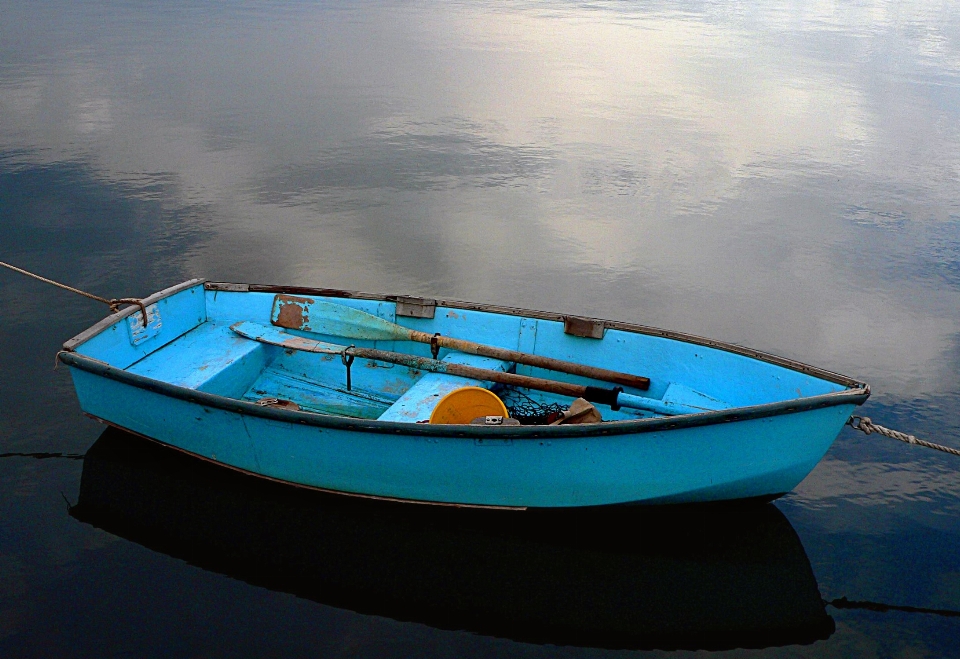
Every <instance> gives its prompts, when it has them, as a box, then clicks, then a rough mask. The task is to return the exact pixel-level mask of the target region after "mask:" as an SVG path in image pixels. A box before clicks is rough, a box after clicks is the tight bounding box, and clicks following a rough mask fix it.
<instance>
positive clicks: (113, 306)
mask: <svg viewBox="0 0 960 659" xmlns="http://www.w3.org/2000/svg"><path fill="white" fill-rule="evenodd" d="M0 265H2V266H3V267H4V268H9V269H11V270H13V271H14V272H19V273H20V274H21V275H26V276H28V277H33V278H34V279H39V280H40V281H42V282H44V283H46V284H53V285H54V286H57V287H59V288H62V289H63V290H65V291H70V292H71V293H76V294H77V295H82V296H84V297H88V298H90V299H91V300H96V301H97V302H103V303H104V304H106V305H107V306H109V307H110V313H117V312H118V311H119V310H120V305H122V304H135V305H137V306H138V307H140V311H142V312H143V325H144V327H146V325H147V308H146V306H144V304H143V300H140V299H138V298H135V297H122V298H119V299H112V300H108V299H107V298H105V297H100V296H99V295H94V294H93V293H87V292H86V291H81V290H80V289H79V288H74V287H73V286H67V285H66V284H61V283H60V282H58V281H53V280H52V279H47V278H46V277H41V276H40V275H37V274H34V273H32V272H29V271H27V270H24V269H23V268H18V267H17V266H15V265H10V264H9V263H4V262H3V261H0Z"/></svg>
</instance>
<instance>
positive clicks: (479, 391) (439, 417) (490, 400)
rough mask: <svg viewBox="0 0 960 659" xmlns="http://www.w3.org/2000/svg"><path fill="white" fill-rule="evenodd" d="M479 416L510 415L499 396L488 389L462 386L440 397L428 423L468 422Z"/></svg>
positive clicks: (505, 416)
mask: <svg viewBox="0 0 960 659" xmlns="http://www.w3.org/2000/svg"><path fill="white" fill-rule="evenodd" d="M481 416H502V417H504V418H507V417H508V416H510V414H509V412H507V406H506V405H504V404H503V401H502V400H500V397H499V396H497V395H496V394H495V393H493V392H492V391H490V390H489V389H483V388H481V387H463V388H461V389H454V390H453V391H451V392H450V393H449V394H447V395H446V396H444V397H443V398H441V399H440V402H438V403H437V406H436V407H435V408H433V413H432V414H431V415H430V423H470V422H471V421H473V420H474V419H476V418H477V417H481Z"/></svg>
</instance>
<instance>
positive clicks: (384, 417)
mask: <svg viewBox="0 0 960 659" xmlns="http://www.w3.org/2000/svg"><path fill="white" fill-rule="evenodd" d="M443 361H444V362H445V363H448V364H464V365H466V366H473V367H474V368H485V369H488V370H491V371H506V370H508V368H509V367H510V364H508V363H507V362H503V361H500V360H499V359H493V358H491V357H480V356H479V355H467V354H464V353H459V352H451V353H450V354H448V355H447V356H446V357H444V358H443ZM492 384H493V383H492V382H489V381H486V380H474V379H472V378H462V377H457V376H455V375H447V374H445V373H424V374H423V376H422V377H421V378H420V379H419V380H418V381H417V382H416V384H414V385H413V386H412V387H410V388H409V389H408V390H407V391H406V393H404V394H403V395H402V396H401V397H400V398H399V399H398V400H397V402H395V403H394V404H393V405H392V406H391V407H390V409H388V410H387V411H386V412H384V413H383V414H381V415H380V416H379V417H378V420H379V421H399V422H406V423H417V422H420V421H426V420H429V419H430V414H431V413H432V412H433V410H434V408H435V407H436V406H437V403H438V402H440V399H441V398H443V397H444V396H446V395H447V394H449V393H450V392H451V391H454V390H456V389H461V388H463V387H483V388H485V389H489V388H490V387H491V386H492Z"/></svg>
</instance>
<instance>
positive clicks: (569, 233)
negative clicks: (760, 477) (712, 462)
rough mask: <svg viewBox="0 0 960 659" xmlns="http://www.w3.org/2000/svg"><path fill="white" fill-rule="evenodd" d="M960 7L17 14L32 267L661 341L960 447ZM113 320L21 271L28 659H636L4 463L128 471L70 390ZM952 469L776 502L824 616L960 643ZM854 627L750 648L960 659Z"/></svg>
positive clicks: (24, 208) (4, 505)
mask: <svg viewBox="0 0 960 659" xmlns="http://www.w3.org/2000/svg"><path fill="white" fill-rule="evenodd" d="M957 10H958V7H957V5H956V3H951V2H941V3H931V2H889V1H881V0H876V1H870V0H864V1H862V2H846V3H839V2H838V3H831V2H820V3H801V2H776V1H774V0H763V1H760V2H754V3H737V2H711V1H705V2H652V3H645V4H644V5H642V6H639V5H635V4H633V3H621V2H598V3H579V4H578V3H563V2H542V3H525V2H512V3H484V2H474V3H461V4H457V3H439V2H429V1H425V2H410V3H404V2H379V1H374V0H371V1H369V2H362V3H345V2H344V3H339V2H283V3H266V2H236V3H230V4H226V5H225V4H222V3H202V2H171V3H164V4H163V5H162V6H150V5H142V4H140V3H132V2H106V1H100V2H89V3H69V2H55V1H51V2H35V3H16V2H8V1H4V0H0V16H3V20H2V21H0V260H4V261H8V262H12V263H14V264H16V265H19V266H21V267H25V268H28V269H31V270H35V271H38V272H41V273H43V274H45V275H47V276H50V277H53V278H56V279H59V280H61V281H65V282H68V283H71V284H73V285H76V286H79V287H81V288H83V289H85V290H89V291H91V292H94V293H97V294H99V295H104V296H107V297H121V296H130V295H136V296H142V295H146V294H148V293H150V292H153V291H155V290H159V289H161V288H164V287H166V286H168V285H170V284H173V283H176V282H179V281H182V280H185V279H187V278H189V277H194V276H196V277H206V278H208V279H211V280H221V281H243V282H256V283H275V284H290V285H307V286H324V287H337V288H347V289H355V290H369V291H374V292H383V293H401V294H412V295H427V296H430V297H441V296H443V297H452V298H459V299H467V300H475V301H481V302H492V303H501V304H506V305H513V306H520V307H527V308H539V309H547V310H556V311H560V312H564V313H572V314H581V315H589V316H598V317H606V318H614V319H618V320H625V321H634V322H640V323H643V324H647V325H654V326H660V327H667V328H670V329H675V330H680V331H686V332H690V333H694V334H700V335H704V336H709V337H712V338H717V339H721V340H725V341H730V342H734V343H739V344H744V345H748V346H751V347H754V348H758V349H762V350H768V351H770V352H774V353H776V354H780V355H783V356H786V357H791V358H795V359H799V360H801V361H803V362H808V363H812V364H816V365H817V366H821V367H824V368H828V369H831V370H835V371H838V372H842V373H845V374H848V375H851V376H855V377H858V378H862V379H864V380H865V381H867V382H869V383H870V384H871V385H872V387H873V390H874V396H873V397H872V398H871V400H870V402H869V403H868V405H867V406H866V407H865V409H864V413H865V414H867V415H869V416H871V417H872V418H873V419H874V420H875V421H877V422H879V423H883V424H885V425H888V426H892V427H896V428H899V429H902V430H905V431H908V432H913V433H915V434H916V435H918V436H920V437H923V438H926V439H929V440H931V441H935V442H939V443H942V444H948V445H951V446H954V447H960V431H958V430H957V428H958V426H960V396H958V391H960V385H958V373H960V199H958V194H957V191H958V189H960V18H958V17H960V12H958V11H957ZM104 312H105V309H104V308H101V306H99V305H97V303H94V302H91V301H88V300H84V299H82V298H79V297H74V296H72V295H70V294H67V293H64V292H61V291H57V290H55V289H52V288H48V287H45V286H44V285H42V284H39V283H37V282H32V281H30V280H27V279H24V278H22V277H19V276H18V275H15V274H13V273H7V272H6V271H4V272H0V314H2V322H0V347H2V350H0V453H3V454H4V455H5V456H6V457H3V458H2V459H0V493H2V495H0V654H3V655H5V656H104V654H110V653H113V654H116V655H123V654H125V653H126V654H130V655H134V656H178V657H180V656H211V655H242V654H257V655H260V656H271V655H273V656H291V655H310V656H315V655H318V654H325V655H334V656H358V655H360V656H384V655H396V656H411V655H416V656H471V655H475V656H481V655H482V656H489V655H491V654H497V655H524V656H553V655H557V654H560V655H564V656H605V655H606V654H607V653H611V652H613V653H628V652H630V647H631V646H630V645H629V644H626V646H625V647H621V648H620V649H601V648H599V647H597V646H606V645H609V644H605V643H601V642H593V643H589V642H584V643H580V644H578V643H573V642H571V639H569V638H568V639H561V638H553V639H551V638H550V637H549V636H548V637H546V638H539V639H536V638H533V639H532V638H530V637H529V636H530V635H525V634H510V633H502V634H500V633H497V632H498V630H499V629H500V628H496V627H495V628H494V629H492V630H490V629H488V628H487V627H484V626H483V625H479V626H478V625H476V624H471V621H470V620H468V621H462V620H461V621H460V623H461V624H459V626H458V625H457V624H454V625H446V626H444V625H431V624H429V623H430V621H429V620H424V619H422V618H421V619H418V618H417V617H416V616H415V615H413V613H412V612H413V611H414V608H415V607H413V606H412V605H411V609H410V613H411V615H407V616H404V615H402V613H403V611H398V609H397V607H387V608H386V609H384V608H383V607H377V606H364V605H363V602H358V601H356V599H354V600H349V601H348V602H345V601H342V600H335V601H333V600H326V599H324V598H323V597H321V596H315V593H310V592H308V593H303V592H299V591H298V590H297V589H296V588H293V587H284V584H283V583H279V584H278V583H277V582H276V580H274V581H269V580H268V581H266V582H264V581H258V580H257V579H250V578H246V577H245V573H243V572H242V571H241V572H240V573H238V572H237V571H236V570H230V569H225V568H224V567H223V566H222V565H220V564H210V563H209V562H207V563H204V562H198V561H192V560H191V558H190V555H184V554H183V553H182V551H181V549H182V548H180V547H178V546H176V545H170V544H162V543H160V544H157V543H156V542H152V541H147V540H145V539H144V538H143V537H140V536H136V535H130V534H129V533H127V534H125V533H123V532H121V530H122V529H118V528H114V529H112V530H111V528H108V527H107V526H106V525H103V528H99V527H97V525H96V524H94V523H89V522H85V521H83V519H82V516H80V517H78V516H70V515H69V514H68V509H67V504H66V502H65V501H64V499H67V500H68V501H69V502H71V503H75V502H76V501H77V500H78V497H79V494H80V481H81V474H82V471H83V470H84V469H85V465H84V463H83V462H82V461H80V460H78V459H72V458H70V457H48V458H46V459H38V458H37V457H29V456H27V455H7V454H42V455H47V454H55V453H60V454H68V456H69V455H82V454H84V453H85V452H86V451H87V450H88V449H89V448H90V447H91V446H92V445H93V444H94V442H95V441H96V440H97V438H98V436H99V435H100V433H101V432H102V427H101V426H98V425H97V424H95V423H93V422H92V421H89V420H87V419H85V418H83V417H82V416H81V414H80V412H79V409H78V406H77V403H76V400H75V397H74V395H73V391H72V386H71V383H70V381H69V377H68V375H67V374H66V373H65V372H64V370H63V369H60V370H58V371H54V370H52V369H53V355H54V354H55V352H56V350H57V347H58V346H59V344H60V343H62V341H63V340H64V339H66V338H69V337H70V336H72V335H73V334H75V333H77V332H78V331H80V330H82V329H83V328H85V327H87V326H89V325H91V324H92V323H93V322H94V321H95V320H97V319H98V318H99V317H100V316H101V315H102V314H103V313H104ZM957 469H958V464H957V459H956V458H953V457H951V456H947V455H943V454H939V453H935V452H933V451H928V450H925V449H920V448H916V447H908V446H906V445H902V444H900V443H897V442H893V441H892V440H886V439H882V438H877V437H875V436H871V437H865V436H862V435H859V436H857V435H855V434H854V433H853V432H852V431H845V432H844V433H843V434H842V435H841V437H840V439H839V440H838V442H837V443H836V444H835V445H834V447H833V449H832V450H831V451H830V453H828V455H827V456H826V458H825V459H824V461H823V462H822V463H821V464H820V466H819V467H818V468H817V469H816V470H815V471H814V472H813V474H811V476H810V477H809V478H808V479H807V480H806V481H804V482H803V483H802V484H801V485H800V486H799V487H798V488H797V490H796V491H795V492H793V493H791V494H790V495H788V496H786V497H784V498H783V499H781V500H780V501H779V502H777V504H776V506H777V508H778V509H779V511H780V513H782V515H783V517H784V518H785V520H786V521H787V524H788V526H789V527H790V528H791V529H792V531H794V532H795V533H796V536H797V537H798V538H799V542H800V543H802V548H803V550H804V555H805V557H806V559H807V560H808V561H809V564H810V566H811V568H812V573H813V575H814V578H815V581H816V583H817V587H818V589H819V591H820V593H821V595H822V597H823V598H824V599H826V600H828V601H830V600H834V599H836V598H839V597H848V598H849V599H851V600H861V601H862V600H870V601H876V602H884V603H888V604H896V605H903V606H910V607H918V608H926V609H945V610H960V551H958V549H957V548H958V547H960V521H958V514H960V503H958V502H960V476H958V472H957ZM544 542H546V540H544ZM708 544H709V543H708ZM452 565H453V564H451V566H449V567H451V569H452ZM718 574H719V573H718ZM247 576H248V575H247ZM287 577H288V578H296V574H294V575H293V576H291V575H287ZM441 595H444V593H439V592H438V600H439V601H443V597H441ZM401 609H402V607H401ZM825 611H826V614H828V615H829V616H830V617H831V618H832V619H833V621H834V623H835V630H834V631H833V632H832V633H830V634H829V636H828V637H827V638H825V639H821V640H809V639H807V644H797V643H793V642H786V643H778V642H776V639H773V640H771V639H767V640H766V641H764V640H763V639H761V637H759V636H758V637H757V639H754V640H755V641H756V642H748V641H744V642H739V643H735V644H734V645H735V646H736V645H738V644H739V645H740V646H744V647H753V648H755V649H754V650H750V653H755V654H761V655H770V656H808V655H810V656H823V655H838V656H841V655H842V656H850V655H854V654H859V655H867V656H950V655H952V656H957V655H960V651H958V650H957V647H960V645H958V643H957V639H958V638H960V619H958V618H956V617H947V616H939V615H932V614H918V613H906V612H888V613H879V612H874V611H866V610H856V609H838V608H836V607H832V606H828V607H826V608H825ZM481 617H482V616H481ZM494 617H495V616H494ZM559 619H562V616H559ZM473 622H476V620H475V619H474V620H473ZM758 639H759V640H758ZM551 640H552V641H554V642H555V643H554V644H550V641H551ZM787 640H788V641H789V640H790V639H787ZM793 640H796V639H793ZM798 642H799V641H798ZM621 645H623V644H621ZM648 645H649V644H648ZM648 645H647V646H645V645H644V644H643V643H640V644H635V645H634V646H632V647H635V648H640V649H638V650H637V651H638V652H640V651H654V652H656V651H657V650H656V649H655V648H651V647H648ZM654 645H656V644H654ZM661 645H662V644H661ZM693 647H698V646H697V644H696V643H694V644H693ZM702 647H708V648H712V649H714V650H718V649H719V648H718V647H716V646H711V645H709V644H706V645H703V646H702ZM764 648H766V649H764ZM105 649H106V650H105ZM682 652H683V651H681V653H682Z"/></svg>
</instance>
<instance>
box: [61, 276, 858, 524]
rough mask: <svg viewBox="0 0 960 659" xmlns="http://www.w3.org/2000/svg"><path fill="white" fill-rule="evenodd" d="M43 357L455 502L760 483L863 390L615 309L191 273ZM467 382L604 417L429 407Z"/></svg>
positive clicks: (781, 470)
mask: <svg viewBox="0 0 960 659" xmlns="http://www.w3.org/2000/svg"><path fill="white" fill-rule="evenodd" d="M391 330H393V331H394V333H390V331H391ZM437 335H439V336H437ZM424 337H426V339H424ZM434 337H436V338H434ZM424 340H425V341H426V342H420V341H424ZM470 341H473V342H477V344H479V345H480V347H479V348H471V347H470V346H476V345H477V344H474V343H470ZM451 346H452V347H451ZM483 346H488V348H484V349H481V348H483ZM454 348H456V349H454ZM491 354H493V355H496V356H491ZM59 357H60V360H61V361H62V362H63V363H65V364H67V365H68V366H70V367H71V374H72V376H73V380H74V385H75V387H76V391H77V395H78V398H79V400H80V406H81V408H82V409H83V411H84V412H86V413H87V414H88V415H90V416H92V417H95V418H97V419H100V420H102V421H104V422H105V423H107V424H110V425H113V426H117V427H120V428H123V429H126V430H129V431H131V432H133V433H136V434H139V435H142V436H144V437H148V438H150V439H154V440H156V441H159V442H161V443H163V444H166V445H168V446H171V447H174V448H177V449H180V450H182V451H185V452H187V453H190V454H193V455H195V456H198V457H200V458H204V459H206V460H210V461H213V462H216V463H219V464H221V465H224V466H227V467H231V468H233V469H238V470H241V471H244V472H248V473H251V474H255V475H257V476H261V477H264V478H268V479H272V480H278V481H282V482H285V483H291V484H294V485H298V486H305V487H309V488H315V489H319V490H326V491H334V492H339V493H344V494H352V495H358V496H368V497H376V498H383V499H393V500H403V501H412V502H424V503H434V504H449V505H458V506H480V507H505V508H577V507H588V506H606V505H617V504H635V503H644V504H662V503H694V502H708V501H726V500H739V499H772V498H776V497H777V496H780V495H782V494H784V493H786V492H789V491H790V490H791V489H793V488H794V487H795V486H796V485H797V484H798V483H799V482H800V481H801V480H803V478H804V477H806V475H807V474H808V473H809V472H810V471H811V470H812V469H813V468H814V466H816V464H817V463H818V462H819V461H820V459H821V458H822V457H823V455H824V453H826V451H827V449H828V448H829V447H830V445H831V444H832V443H833V441H834V440H835V439H836V437H837V435H838V434H839V433H840V430H841V429H842V428H843V425H844V423H845V422H846V421H847V419H848V418H849V417H850V414H851V413H852V412H853V410H854V409H855V407H856V406H857V405H860V404H862V403H863V402H864V401H865V400H866V399H867V397H868V396H869V395H870V389H869V387H868V386H867V385H866V384H863V383H861V382H858V381H856V380H853V379H851V378H848V377H845V376H842V375H838V374H835V373H830V372H827V371H824V370H821V369H817V368H814V367H810V366H806V365H803V364H800V363H797V362H794V361H791V360H787V359H783V358H779V357H775V356H772V355H767V354H763V353H760V352H757V351H754V350H748V349H745V348H741V347H738V346H734V345H728V344H723V343H719V342H716V341H711V340H707V339H702V338H698V337H694V336H690V335H685V334H679V333H675V332H668V331H663V330H658V329H653V328H649V327H643V326H638V325H632V324H628V323H622V322H612V321H600V320H594V319H585V318H574V317H569V316H561V315H559V314H554V313H544V312H537V311H526V310H520V309H512V308H505V307H498V306H492V305H484V304H472V303H465V302H455V301H445V300H427V299H423V298H407V297H399V296H378V295H370V294H365V293H354V292H347V291H335V290H327V289H308V288H290V287H278V286H259V285H248V284H229V283H210V282H204V281H203V280H196V279H195V280H191V281H188V282H185V283H183V284H180V285H178V286H174V287H172V288H169V289H166V290H164V291H160V292H159V293H156V294H154V295H152V296H150V297H149V298H146V299H145V300H143V304H142V305H141V306H131V307H129V308H127V309H125V310H123V311H120V312H119V313H116V314H113V315H111V316H109V317H107V318H105V319H104V320H102V321H100V322H99V323H97V324H96V325H94V326H93V327H91V328H90V329H88V330H86V331H85V332H83V333H81V334H79V335H78V336H76V337H74V338H73V339H71V340H69V341H67V342H66V343H65V344H64V349H63V352H61V353H60V355H59ZM504 357H507V358H509V360H508V359H505V358H504ZM564 365H566V366H564ZM569 366H572V368H568V367H569ZM564 369H566V370H564ZM631 374H633V375H631ZM544 382H546V383H547V384H543V383H544ZM611 383H617V384H618V385H619V386H615V387H611V386H610V384H611ZM465 386H477V387H483V388H491V387H492V388H493V389H494V391H495V392H496V393H498V395H500V397H502V398H504V400H507V401H509V400H511V397H520V398H523V399H524V400H527V401H529V400H533V401H534V402H535V403H537V404H539V405H543V406H546V405H550V404H559V405H561V406H563V407H566V406H569V405H570V403H571V401H572V399H573V397H575V396H579V397H586V398H588V399H592V400H594V401H595V402H597V403H598V405H597V407H598V409H599V410H600V411H601V413H602V416H603V421H602V422H598V423H583V424H578V425H506V424H504V425H486V424H481V425H473V424H463V425H441V424H430V423H424V421H426V420H427V419H429V417H430V415H431V412H432V410H433V407H434V406H436V404H437V401H439V400H441V399H442V398H443V397H444V395H445V394H447V393H449V392H451V391H453V390H456V389H459V388H462V387H465ZM481 421H482V420H481ZM490 422H491V423H496V422H497V420H495V419H491V420H490Z"/></svg>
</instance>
